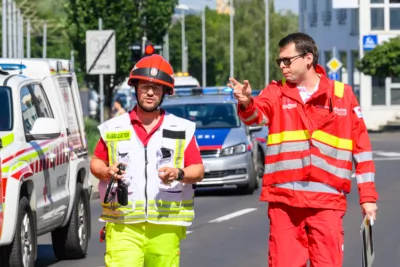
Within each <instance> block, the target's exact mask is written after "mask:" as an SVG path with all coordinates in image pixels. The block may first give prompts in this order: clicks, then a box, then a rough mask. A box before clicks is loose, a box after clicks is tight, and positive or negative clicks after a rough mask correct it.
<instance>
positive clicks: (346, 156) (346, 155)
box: [312, 140, 352, 161]
mask: <svg viewBox="0 0 400 267" xmlns="http://www.w3.org/2000/svg"><path fill="white" fill-rule="evenodd" d="M312 143H313V145H314V146H315V147H317V148H319V149H320V151H321V153H322V154H324V155H327V156H329V157H331V158H334V159H339V160H347V161H351V155H352V152H351V151H345V150H339V149H336V148H333V147H331V146H328V145H325V144H323V143H321V142H318V141H316V140H312Z"/></svg>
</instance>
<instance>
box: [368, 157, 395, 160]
mask: <svg viewBox="0 0 400 267" xmlns="http://www.w3.org/2000/svg"><path fill="white" fill-rule="evenodd" d="M373 160H374V161H391V160H400V157H393V158H374V159H373Z"/></svg>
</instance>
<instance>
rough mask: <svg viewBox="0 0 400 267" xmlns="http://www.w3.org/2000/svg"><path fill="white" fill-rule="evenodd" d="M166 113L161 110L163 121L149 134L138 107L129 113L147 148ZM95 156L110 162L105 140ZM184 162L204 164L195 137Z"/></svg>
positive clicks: (187, 150) (97, 147)
mask: <svg viewBox="0 0 400 267" xmlns="http://www.w3.org/2000/svg"><path fill="white" fill-rule="evenodd" d="M164 115H165V111H164V110H161V119H160V120H159V121H158V123H157V125H156V126H154V128H153V129H152V130H151V131H150V132H149V133H148V132H147V131H146V129H145V128H144V126H143V124H142V122H141V121H140V120H139V118H138V117H137V113H136V107H135V108H134V109H132V110H131V111H130V112H129V116H130V119H131V122H132V125H133V129H134V130H135V133H136V135H137V136H138V137H139V139H140V140H141V141H142V143H143V145H144V146H146V145H147V143H148V142H149V140H150V138H151V136H152V135H153V134H154V133H155V131H157V129H158V128H160V126H161V123H162V122H163V120H164ZM94 155H95V156H96V157H98V158H99V159H102V160H104V161H107V162H108V149H107V145H106V143H105V142H104V140H103V138H100V140H99V141H98V142H97V145H96V148H95V149H94ZM184 162H185V167H187V166H190V165H193V164H201V163H203V161H202V158H201V155H200V150H199V147H198V146H197V143H196V138H195V137H194V136H193V137H192V140H191V141H190V143H189V145H188V146H187V148H186V149H185V153H184Z"/></svg>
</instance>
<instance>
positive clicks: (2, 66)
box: [0, 63, 26, 71]
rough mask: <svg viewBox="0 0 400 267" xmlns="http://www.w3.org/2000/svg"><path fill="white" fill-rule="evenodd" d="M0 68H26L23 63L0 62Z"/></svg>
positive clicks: (8, 69)
mask: <svg viewBox="0 0 400 267" xmlns="http://www.w3.org/2000/svg"><path fill="white" fill-rule="evenodd" d="M0 68H1V69H2V70H4V71H10V70H23V69H26V66H25V65H24V64H14V63H0Z"/></svg>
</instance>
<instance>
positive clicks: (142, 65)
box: [128, 54, 174, 95]
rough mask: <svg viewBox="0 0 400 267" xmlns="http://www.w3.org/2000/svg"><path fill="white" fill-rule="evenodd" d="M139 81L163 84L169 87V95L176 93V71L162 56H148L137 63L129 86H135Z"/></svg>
mask: <svg viewBox="0 0 400 267" xmlns="http://www.w3.org/2000/svg"><path fill="white" fill-rule="evenodd" d="M139 80H144V81H149V82H154V83H158V84H162V85H164V86H166V87H167V94H169V95H172V94H173V93H174V70H173V69H172V66H171V64H169V63H168V61H166V60H165V59H164V58H163V57H162V56H160V55H157V54H154V55H151V56H147V57H144V58H142V59H141V60H139V61H138V62H137V63H136V65H135V66H134V67H133V69H132V71H131V73H130V75H129V80H128V85H129V86H134V85H135V84H136V83H137V82H138V81H139Z"/></svg>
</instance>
